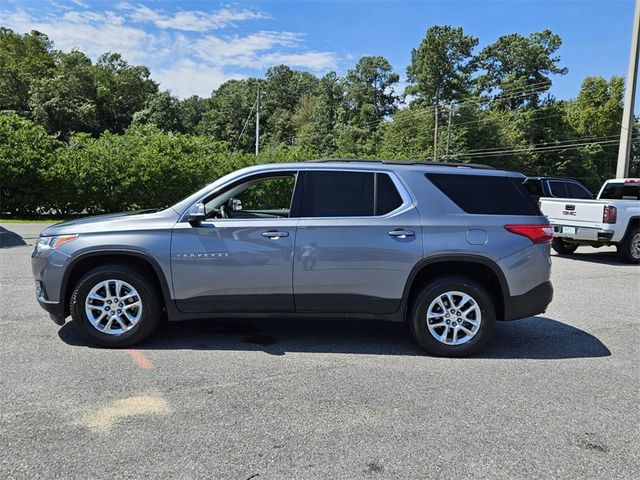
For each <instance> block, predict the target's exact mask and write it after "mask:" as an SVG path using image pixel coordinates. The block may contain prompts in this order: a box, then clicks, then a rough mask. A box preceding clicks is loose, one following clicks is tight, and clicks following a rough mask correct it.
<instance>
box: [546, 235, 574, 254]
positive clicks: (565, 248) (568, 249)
mask: <svg viewBox="0 0 640 480" xmlns="http://www.w3.org/2000/svg"><path fill="white" fill-rule="evenodd" d="M551 247H552V248H553V249H554V250H555V251H556V253H559V254H561V255H570V254H572V253H573V252H575V251H576V250H577V248H578V245H576V244H569V243H567V242H565V241H564V240H563V239H562V238H559V237H556V238H554V239H553V240H552V242H551Z"/></svg>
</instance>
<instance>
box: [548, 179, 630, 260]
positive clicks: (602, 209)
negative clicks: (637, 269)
mask: <svg viewBox="0 0 640 480" xmlns="http://www.w3.org/2000/svg"><path fill="white" fill-rule="evenodd" d="M540 210H542V213H543V214H544V215H545V216H546V217H547V218H548V219H549V223H551V225H553V230H554V240H553V243H552V246H553V248H554V250H556V251H557V252H558V253H561V254H570V253H573V252H574V251H575V250H576V248H578V246H579V245H590V246H592V247H596V248H597V247H601V246H603V245H615V246H616V247H617V248H618V254H619V255H620V257H621V258H622V259H623V260H624V261H627V262H630V263H640V180H637V179H615V180H607V181H606V182H605V184H604V185H603V187H602V188H601V189H600V193H599V194H598V199H596V200H579V199H575V198H546V197H543V198H541V199H540Z"/></svg>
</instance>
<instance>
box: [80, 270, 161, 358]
mask: <svg viewBox="0 0 640 480" xmlns="http://www.w3.org/2000/svg"><path fill="white" fill-rule="evenodd" d="M116 282H119V283H116ZM107 288H108V289H109V292H107ZM116 288H119V289H120V291H119V292H116ZM89 294H92V296H91V299H88V298H87V297H88V296H89ZM116 297H117V298H118V299H119V300H118V302H116V301H115V300H116ZM101 298H104V300H102V299H101ZM160 301H161V298H160V296H159V294H158V292H157V290H156V287H155V282H153V280H152V279H151V278H149V276H148V275H147V274H145V273H144V272H141V271H139V270H137V269H134V268H131V267H126V266H124V265H103V266H100V267H97V268H95V269H93V270H91V271H90V272H88V273H87V274H86V275H84V276H83V277H82V278H81V279H80V281H79V282H78V283H77V284H76V286H75V288H74V290H73V293H72V295H71V302H70V310H71V317H72V319H73V324H74V326H75V327H76V329H77V330H78V332H79V333H80V334H81V335H82V336H83V337H84V338H85V339H87V340H88V341H89V342H91V343H93V344H95V345H99V346H102V347H111V348H121V347H129V346H131V345H133V344H135V343H138V342H140V341H142V340H144V339H145V338H147V337H148V336H149V335H150V334H151V333H152V332H153V331H154V330H155V328H156V327H157V326H158V322H159V321H160V314H161V308H160ZM107 303H109V304H107ZM112 306H113V309H112V308H111V307H112ZM107 310H108V312H107ZM114 311H115V314H112V312H114ZM118 312H120V313H118ZM103 314H104V315H103ZM90 316H91V319H90ZM98 318H101V320H99V321H97V319H98ZM92 320H93V322H92ZM109 321H111V323H110V324H109V325H107V324H108V322H109ZM94 323H96V325H97V326H94ZM107 327H108V329H107Z"/></svg>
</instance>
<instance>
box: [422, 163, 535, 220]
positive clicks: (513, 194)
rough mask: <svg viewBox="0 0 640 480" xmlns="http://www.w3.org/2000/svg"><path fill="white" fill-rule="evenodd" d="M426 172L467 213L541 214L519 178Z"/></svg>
mask: <svg viewBox="0 0 640 480" xmlns="http://www.w3.org/2000/svg"><path fill="white" fill-rule="evenodd" d="M425 176H426V177H427V179H428V180H429V181H431V183H433V184H434V185H435V186H436V187H437V188H438V189H439V190H440V191H441V192H442V193H444V194H445V195H446V196H447V197H449V198H450V199H451V200H452V201H453V202H454V203H455V204H456V205H457V206H458V207H460V208H461V209H462V210H464V211H465V212H466V213H471V214H480V215H540V210H539V208H538V206H537V205H536V203H535V201H534V200H532V199H531V197H530V196H529V195H528V193H527V190H526V189H525V187H524V185H523V184H522V180H521V179H519V178H511V177H498V176H485V175H460V174H458V175H456V174H447V173H427V174H426V175H425Z"/></svg>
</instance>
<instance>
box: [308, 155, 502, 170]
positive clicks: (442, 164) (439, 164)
mask: <svg viewBox="0 0 640 480" xmlns="http://www.w3.org/2000/svg"><path fill="white" fill-rule="evenodd" d="M332 162H341V163H349V162H355V163H385V164H390V165H424V166H425V167H458V168H476V169H481V170H494V167H492V166H490V165H484V164H482V163H463V162H416V161H410V160H409V161H404V160H378V159H366V158H321V159H319V160H307V163H332Z"/></svg>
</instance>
